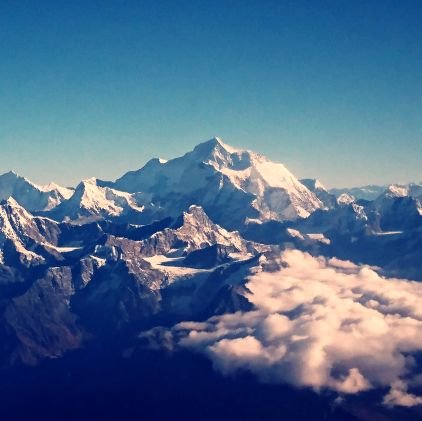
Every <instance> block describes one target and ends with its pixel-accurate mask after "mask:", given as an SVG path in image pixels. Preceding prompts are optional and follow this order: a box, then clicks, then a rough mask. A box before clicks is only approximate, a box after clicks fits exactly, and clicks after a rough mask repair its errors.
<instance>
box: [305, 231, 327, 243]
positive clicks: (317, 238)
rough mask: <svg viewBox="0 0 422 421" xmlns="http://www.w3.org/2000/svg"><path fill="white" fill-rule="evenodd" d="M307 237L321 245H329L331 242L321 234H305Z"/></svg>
mask: <svg viewBox="0 0 422 421" xmlns="http://www.w3.org/2000/svg"><path fill="white" fill-rule="evenodd" d="M307 236H308V237H309V238H310V239H311V240H314V241H319V242H320V243H323V244H330V243H331V241H330V239H329V238H327V237H326V236H325V235H324V234H321V233H314V234H307Z"/></svg>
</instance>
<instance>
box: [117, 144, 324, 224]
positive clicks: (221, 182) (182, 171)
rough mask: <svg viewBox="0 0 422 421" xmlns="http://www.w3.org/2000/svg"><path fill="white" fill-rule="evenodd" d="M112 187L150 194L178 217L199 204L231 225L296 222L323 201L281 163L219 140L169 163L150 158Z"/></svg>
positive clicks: (154, 201) (203, 145)
mask: <svg viewBox="0 0 422 421" xmlns="http://www.w3.org/2000/svg"><path fill="white" fill-rule="evenodd" d="M113 187H114V188H116V189H118V190H123V191H128V192H132V193H134V192H144V193H149V194H151V201H152V202H153V203H154V204H155V205H156V206H159V207H161V208H164V209H166V210H167V212H168V213H169V214H172V215H176V214H179V213H180V212H182V211H183V210H185V209H187V208H188V207H189V206H190V205H192V204H197V205H200V206H202V207H203V208H204V209H205V211H206V212H207V214H208V215H210V217H211V219H213V220H214V221H216V222H217V223H219V224H220V225H223V226H226V227H229V228H235V227H239V226H241V225H242V224H244V223H245V222H247V221H248V219H259V220H261V221H265V220H271V219H274V220H294V219H296V218H304V217H307V216H309V215H310V214H311V213H312V212H314V211H315V210H316V209H319V208H321V207H322V206H323V205H322V203H321V201H320V200H319V199H318V198H317V197H316V196H315V194H314V193H312V192H311V191H310V190H309V189H308V188H307V187H306V186H304V185H303V184H302V183H300V182H299V181H298V180H297V179H296V178H295V177H294V175H293V174H292V173H290V171H288V170H287V169H286V168H285V167H284V166H283V165H282V164H279V163H274V162H271V161H270V160H268V159H267V158H265V157H264V156H262V155H259V154H256V153H254V152H251V151H246V150H238V149H234V148H232V147H231V146H228V145H226V144H225V143H223V142H222V141H221V139H219V138H213V139H211V140H209V141H207V142H204V143H201V144H199V145H198V146H196V147H195V148H194V149H193V151H191V152H188V153H186V154H185V155H184V156H182V157H180V158H176V159H172V160H170V161H163V160H159V159H153V160H151V161H149V162H148V163H147V164H146V165H145V166H144V167H143V168H141V169H140V170H138V171H132V172H129V173H127V174H125V175H124V176H123V177H121V178H120V179H118V180H117V181H116V182H115V183H114V184H113Z"/></svg>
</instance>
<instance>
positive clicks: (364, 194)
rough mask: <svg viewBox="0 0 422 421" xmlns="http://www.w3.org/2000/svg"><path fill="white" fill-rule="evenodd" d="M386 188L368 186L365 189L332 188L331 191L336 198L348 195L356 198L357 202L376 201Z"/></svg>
mask: <svg viewBox="0 0 422 421" xmlns="http://www.w3.org/2000/svg"><path fill="white" fill-rule="evenodd" d="M386 188H387V187H386V186H377V185H368V186H363V187H350V188H343V189H340V188H332V189H330V190H329V192H330V193H331V194H333V195H334V196H336V197H339V196H340V195H342V194H343V193H346V194H348V195H350V196H353V197H355V198H356V199H357V200H359V199H364V200H374V199H376V198H377V197H378V196H379V195H380V194H382V193H383V192H384V190H385V189H386Z"/></svg>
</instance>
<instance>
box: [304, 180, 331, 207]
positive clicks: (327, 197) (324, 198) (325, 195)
mask: <svg viewBox="0 0 422 421" xmlns="http://www.w3.org/2000/svg"><path fill="white" fill-rule="evenodd" d="M300 182H301V183H302V184H303V185H304V186H306V187H307V188H308V189H309V190H310V191H311V192H312V193H314V194H315V196H316V197H317V198H318V199H319V200H320V201H321V202H322V204H323V205H324V206H325V207H326V208H332V207H334V206H335V205H336V196H335V195H334V194H331V193H330V192H329V191H328V190H327V189H326V188H325V187H324V185H323V184H322V183H321V182H320V181H319V180H317V179H314V178H303V179H302V180H300Z"/></svg>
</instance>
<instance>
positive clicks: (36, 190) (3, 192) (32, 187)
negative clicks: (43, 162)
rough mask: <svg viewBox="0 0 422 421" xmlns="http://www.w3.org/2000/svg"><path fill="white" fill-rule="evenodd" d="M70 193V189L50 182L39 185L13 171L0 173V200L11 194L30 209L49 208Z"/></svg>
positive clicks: (40, 209) (41, 209) (67, 196)
mask: <svg viewBox="0 0 422 421" xmlns="http://www.w3.org/2000/svg"><path fill="white" fill-rule="evenodd" d="M71 195H72V189H68V188H66V187H62V186H58V185H57V184H55V183H51V184H49V185H46V186H39V185H37V184H35V183H33V182H32V181H30V180H28V179H27V178H25V177H22V176H20V175H18V174H17V173H16V172H14V171H9V172H7V173H5V174H2V175H0V200H4V199H7V198H8V197H10V196H12V197H13V198H14V199H15V200H16V201H17V202H18V203H20V204H21V205H22V206H24V207H25V208H26V209H28V210H30V211H44V210H50V209H52V208H54V207H55V206H57V205H58V204H59V203H61V202H62V201H63V200H65V199H67V198H69V197H70V196H71Z"/></svg>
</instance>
